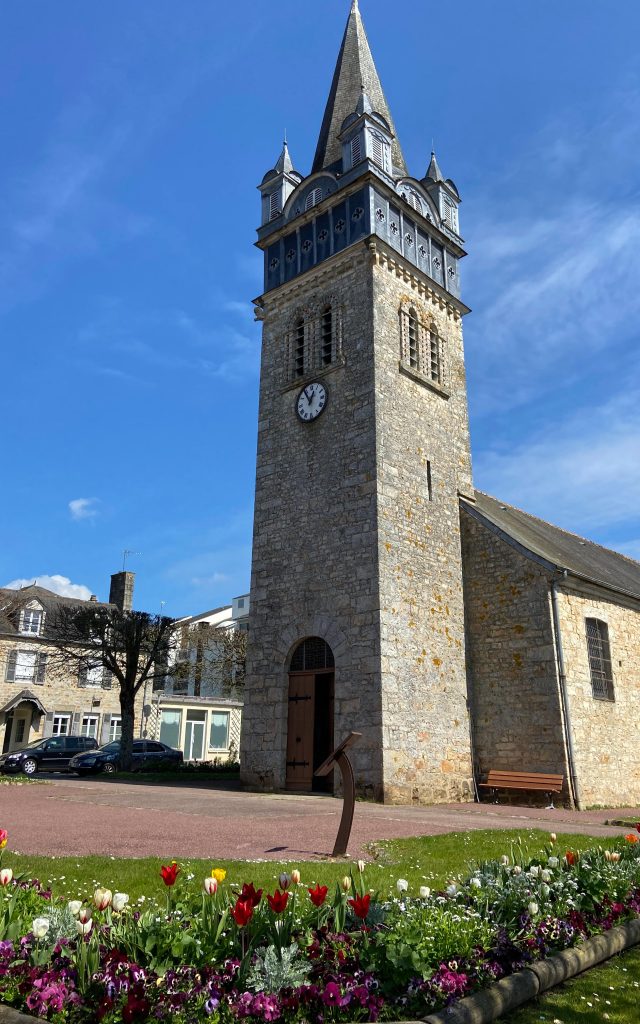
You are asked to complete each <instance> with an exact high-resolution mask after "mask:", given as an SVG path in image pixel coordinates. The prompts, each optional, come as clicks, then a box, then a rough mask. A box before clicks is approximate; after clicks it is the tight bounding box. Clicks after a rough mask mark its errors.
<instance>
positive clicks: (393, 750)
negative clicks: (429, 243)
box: [374, 260, 472, 804]
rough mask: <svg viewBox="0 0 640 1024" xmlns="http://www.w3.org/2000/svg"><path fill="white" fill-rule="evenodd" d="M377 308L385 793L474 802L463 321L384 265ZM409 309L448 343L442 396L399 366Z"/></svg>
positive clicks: (399, 799) (393, 797)
mask: <svg viewBox="0 0 640 1024" xmlns="http://www.w3.org/2000/svg"><path fill="white" fill-rule="evenodd" d="M374 304H375V324H376V331H375V334H376V419H377V434H378V479H379V487H378V502H379V534H380V535H379V551H380V555H379V557H380V588H381V598H380V600H381V612H380V614H381V655H382V679H383V685H382V702H383V704H382V714H383V723H384V727H383V757H384V799H385V801H387V802H394V803H411V802H413V803H425V804H429V803H438V802H443V801H454V800H469V799H471V795H472V789H471V778H472V771H471V754H470V738H469V720H468V712H467V706H466V672H465V648H464V611H463V591H462V565H461V552H460V526H459V510H458V507H459V499H458V491H459V490H464V491H465V492H466V493H469V491H470V488H471V466H470V452H469V434H468V423H467V405H466V388H465V374H464V361H463V351H462V321H461V318H460V316H459V314H458V313H457V312H454V310H453V309H452V308H451V307H449V308H447V306H446V304H445V303H444V302H443V301H442V300H441V299H439V298H438V297H436V296H433V294H431V296H430V295H429V293H428V292H427V291H426V290H425V289H424V288H423V287H421V283H420V282H419V281H418V280H417V279H416V278H415V277H414V276H413V275H410V274H409V273H407V272H406V270H403V269H402V268H400V267H397V268H396V267H394V266H393V265H391V266H389V265H388V264H387V262H386V261H384V260H383V261H382V262H380V263H378V265H377V266H376V267H375V268H374ZM407 304H408V305H409V306H410V307H411V308H414V309H415V312H416V316H417V317H418V318H419V320H420V321H422V322H424V323H426V324H429V325H431V327H432V330H433V331H435V332H436V333H437V335H438V336H439V337H440V339H441V340H442V344H443V356H444V364H445V374H444V380H443V389H442V391H438V390H437V389H435V388H433V387H430V386H428V385H427V384H426V383H424V382H422V381H420V380H418V379H416V377H415V376H412V375H411V374H410V373H407V372H404V371H403V370H401V369H400V368H399V360H400V354H401V348H400V318H399V313H400V309H401V307H402V306H403V305H407ZM443 392H446V393H443ZM429 484H430V485H431V500H430V498H429Z"/></svg>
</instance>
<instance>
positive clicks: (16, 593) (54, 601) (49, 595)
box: [0, 584, 106, 639]
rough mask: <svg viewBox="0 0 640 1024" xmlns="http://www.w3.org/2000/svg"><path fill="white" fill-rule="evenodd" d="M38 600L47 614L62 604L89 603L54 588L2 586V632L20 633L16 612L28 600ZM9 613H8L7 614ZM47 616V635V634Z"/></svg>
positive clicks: (76, 604)
mask: <svg viewBox="0 0 640 1024" xmlns="http://www.w3.org/2000/svg"><path fill="white" fill-rule="evenodd" d="M33 600H35V601H38V602H39V603H40V604H41V605H42V607H43V609H44V611H45V614H46V615H47V616H50V615H51V613H52V612H54V611H56V610H57V609H58V608H59V607H60V605H66V606H78V605H84V604H88V603H89V602H87V601H83V600H81V599H80V598H78V597H63V596H62V595H61V594H54V592H53V591H52V590H47V589H46V588H45V587H39V586H37V585H36V584H32V585H31V586H30V587H22V588H21V589H20V590H9V589H7V588H5V587H0V633H18V624H17V621H16V618H17V617H16V615H15V612H16V610H17V609H19V608H22V607H23V605H25V604H27V602H28V601H33ZM93 605H94V606H97V605H102V606H103V607H104V606H105V605H106V602H104V601H97V602H93ZM7 613H8V614H7ZM46 621H47V620H46V618H45V635H46ZM25 639H26V638H25Z"/></svg>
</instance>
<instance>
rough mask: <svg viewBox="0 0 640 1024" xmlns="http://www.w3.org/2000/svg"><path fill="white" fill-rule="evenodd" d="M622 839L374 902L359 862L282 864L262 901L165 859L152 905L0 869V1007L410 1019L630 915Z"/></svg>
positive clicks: (632, 845)
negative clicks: (68, 895) (161, 898)
mask: <svg viewBox="0 0 640 1024" xmlns="http://www.w3.org/2000/svg"><path fill="white" fill-rule="evenodd" d="M637 832H640V826H638V829H637ZM637 832H631V833H629V835H628V836H627V837H626V838H624V839H621V841H620V843H619V846H618V848H617V849H615V850H614V851H611V850H608V849H607V850H603V849H602V848H593V849H591V850H587V851H583V852H582V853H581V854H578V853H576V852H574V851H572V850H566V851H558V850H557V849H556V846H555V842H554V841H555V837H554V836H552V837H551V838H550V842H549V844H548V845H547V846H546V847H545V849H544V850H543V851H541V852H540V854H539V855H538V856H536V857H534V858H530V857H524V855H523V853H522V849H521V847H520V846H519V845H518V844H515V845H514V846H513V847H512V849H511V851H510V855H509V856H507V855H506V854H505V856H503V857H502V858H501V860H500V861H491V862H486V863H482V864H479V865H478V866H477V867H476V868H475V869H474V870H473V871H472V872H471V873H470V875H469V876H468V878H467V879H466V881H465V882H463V883H460V884H458V883H453V882H452V883H451V884H450V885H449V886H448V887H447V888H446V890H445V891H444V892H431V891H430V890H429V889H428V888H426V887H422V888H421V889H420V890H419V892H416V893H412V892H409V891H408V889H409V887H408V884H407V883H406V882H405V881H404V880H403V879H399V880H398V882H397V896H396V897H395V898H394V899H393V900H386V901H381V900H379V899H378V898H377V896H376V893H375V892H372V891H369V890H368V887H367V869H366V867H365V865H364V864H363V863H359V864H358V866H357V868H354V870H353V871H352V872H351V873H350V874H349V875H346V876H345V877H344V879H343V880H342V883H341V884H339V885H337V886H336V888H335V891H334V892H329V891H328V889H327V887H326V886H322V885H319V884H316V885H314V886H306V885H305V884H304V883H303V881H302V879H301V877H300V873H299V872H298V871H293V872H292V873H291V875H281V876H280V879H279V882H278V884H277V885H276V886H275V887H274V889H273V891H272V892H263V890H262V889H256V888H255V886H254V885H253V883H250V882H246V881H244V880H238V881H237V884H236V881H235V880H234V879H230V878H227V877H226V873H225V872H224V871H223V870H222V869H214V870H212V871H211V873H210V875H209V877H207V878H206V879H204V881H203V884H202V888H201V891H200V892H199V893H196V892H195V891H193V888H192V886H190V885H189V884H188V882H187V881H186V880H185V878H184V872H182V871H181V869H180V865H179V864H177V863H175V862H174V863H172V864H168V865H165V866H164V867H163V868H162V870H161V877H160V878H159V879H158V885H159V886H160V887H161V888H162V889H163V891H164V894H165V897H166V907H165V908H164V910H163V911H162V912H158V910H157V909H153V910H144V909H142V908H136V909H134V908H133V907H131V906H130V904H129V899H128V897H127V895H126V894H124V893H112V892H110V891H109V890H107V889H101V888H99V889H96V891H95V892H94V893H93V895H92V897H91V899H90V900H89V899H86V900H81V899H78V900H73V901H71V902H70V903H65V902H61V901H55V900H53V899H52V897H51V894H50V893H49V892H47V891H45V890H43V888H42V887H41V886H40V884H39V883H38V882H37V881H34V880H30V879H24V878H19V877H14V875H13V872H12V870H11V868H10V867H6V868H0V1000H2V1001H3V1002H4V1003H5V1004H8V1005H10V1006H14V1007H15V1008H16V1009H20V1010H23V1011H25V1012H27V1013H31V1014H33V1015H35V1016H39V1017H43V1018H46V1019H49V1020H54V1021H69V1022H72V1024H76V1022H77V1024H93V1022H97V1021H102V1022H104V1024H112V1022H113V1024H115V1022H121V1021H123V1022H124V1024H135V1022H140V1024H142V1022H144V1021H148V1020H149V1021H150V1020H153V1021H163V1020H165V1019H166V1020H169V1019H171V1020H174V1021H177V1022H178V1024H188V1022H195V1021H200V1020H204V1019H205V1018H211V1019H212V1020H213V1021H214V1022H217V1021H220V1022H222V1024H227V1022H228V1024H231V1022H234V1021H236V1020H238V1019H241V1020H246V1021H247V1024H252V1022H254V1021H255V1022H262V1021H275V1020H281V1021H283V1022H291V1024H295V1022H297V1021H300V1022H302V1021H310V1022H318V1024H320V1022H324V1021H335V1022H336V1024H339V1022H341V1021H347V1020H349V1021H352V1020H372V1021H375V1020H378V1019H404V1020H406V1019H407V1018H409V1017H414V1018H417V1017H424V1016H425V1015H426V1014H428V1013H430V1012H432V1011H434V1010H437V1009H440V1008H442V1007H445V1006H448V1005H449V1004H451V1003H452V1002H454V1001H456V1000H457V999H460V998H461V997H464V996H468V995H470V994H472V993H473V992H477V991H479V990H481V989H483V988H486V987H487V986H488V985H491V984H492V983H493V982H494V981H496V980H498V979H500V978H504V977H506V976H508V975H510V974H512V973H513V972H515V971H518V970H521V969H522V968H523V967H525V966H527V965H529V964H532V963H535V962H536V961H537V960H540V959H542V958H545V957H547V956H549V955H551V954H553V953H556V952H558V951H560V950H563V949H567V948H569V947H571V946H574V945H577V944H579V943H580V942H581V941H583V940H584V939H585V938H587V937H589V936H592V935H595V934H598V933H600V932H604V931H607V930H609V929H611V928H612V927H613V926H614V925H616V924H619V923H622V922H624V921H627V920H630V919H633V918H636V917H640V843H639V842H638V834H637ZM6 838H7V837H6V834H5V833H3V832H2V831H1V830H0V847H1V846H2V845H5V844H6Z"/></svg>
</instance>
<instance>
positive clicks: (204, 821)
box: [0, 776, 640, 860]
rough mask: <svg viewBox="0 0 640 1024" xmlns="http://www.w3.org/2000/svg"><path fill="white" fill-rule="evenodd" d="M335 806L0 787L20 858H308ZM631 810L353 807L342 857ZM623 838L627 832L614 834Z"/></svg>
mask: <svg viewBox="0 0 640 1024" xmlns="http://www.w3.org/2000/svg"><path fill="white" fill-rule="evenodd" d="M341 810H342V801H340V800H336V799H334V798H333V797H328V796H291V795H271V794H257V793H243V792H241V791H239V790H236V789H234V788H232V787H229V786H225V787H220V788H215V789H214V788H212V786H211V784H204V785H203V784H197V785H192V786H191V785H180V786H175V785H173V786H172V785H153V784H150V783H146V784H145V783H144V782H137V781H136V782H118V781H113V780H110V779H103V778H101V777H98V778H96V779H77V778H75V777H70V776H54V777H53V781H50V782H47V784H46V785H38V786H29V785H25V786H15V785H14V786H2V785H1V784H0V827H2V828H6V829H8V830H9V834H10V845H11V848H12V849H13V850H16V851H20V852H22V853H31V854H41V853H43V852H46V853H48V854H51V855H54V856H63V855H66V854H68V855H78V856H83V855H86V854H106V855H113V856H118V857H146V856H155V857H162V858H169V857H176V858H178V857H183V858H184V857H212V856H215V857H219V858H242V859H246V860H262V859H273V860H281V859H296V860H312V859H315V858H318V857H326V856H327V855H329V854H330V853H331V850H332V848H333V843H334V840H335V836H336V833H337V829H338V824H339V821H340V813H341ZM612 817H636V818H637V819H638V820H639V821H640V809H637V808H636V809H633V808H631V809H626V810H621V809H617V810H615V811H607V810H603V811H583V812H579V811H567V810H563V809H562V808H558V809H557V810H545V809H541V808H533V807H513V806H506V805H501V806H498V805H495V804H448V805H439V806H437V807H393V806H382V805H380V804H367V803H358V804H357V805H356V811H355V818H354V825H353V831H352V834H351V843H350V847H349V852H350V854H351V856H352V857H357V856H360V855H361V854H362V853H363V848H364V846H365V844H366V843H368V842H371V841H372V840H375V839H391V838H398V837H401V836H420V835H438V834H441V833H443V832H453V831H462V830H471V829H482V828H496V829H500V828H503V829H504V828H527V827H528V828H540V829H544V830H547V831H553V832H580V833H584V834H587V835H593V836H604V835H611V834H612V833H613V832H614V831H615V830H614V829H613V828H611V827H610V826H606V825H605V824H604V822H605V821H606V820H607V819H608V818H612ZM618 831H621V832H624V831H627V830H624V829H619V830H618Z"/></svg>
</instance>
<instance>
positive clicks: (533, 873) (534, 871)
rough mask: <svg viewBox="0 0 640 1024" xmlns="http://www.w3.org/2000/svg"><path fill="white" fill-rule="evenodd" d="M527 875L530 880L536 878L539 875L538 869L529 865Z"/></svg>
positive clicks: (533, 865)
mask: <svg viewBox="0 0 640 1024" xmlns="http://www.w3.org/2000/svg"><path fill="white" fill-rule="evenodd" d="M529 874H530V875H531V877H532V878H537V877H538V875H539V874H540V868H539V867H538V866H537V864H532V865H531V867H530V868H529Z"/></svg>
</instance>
